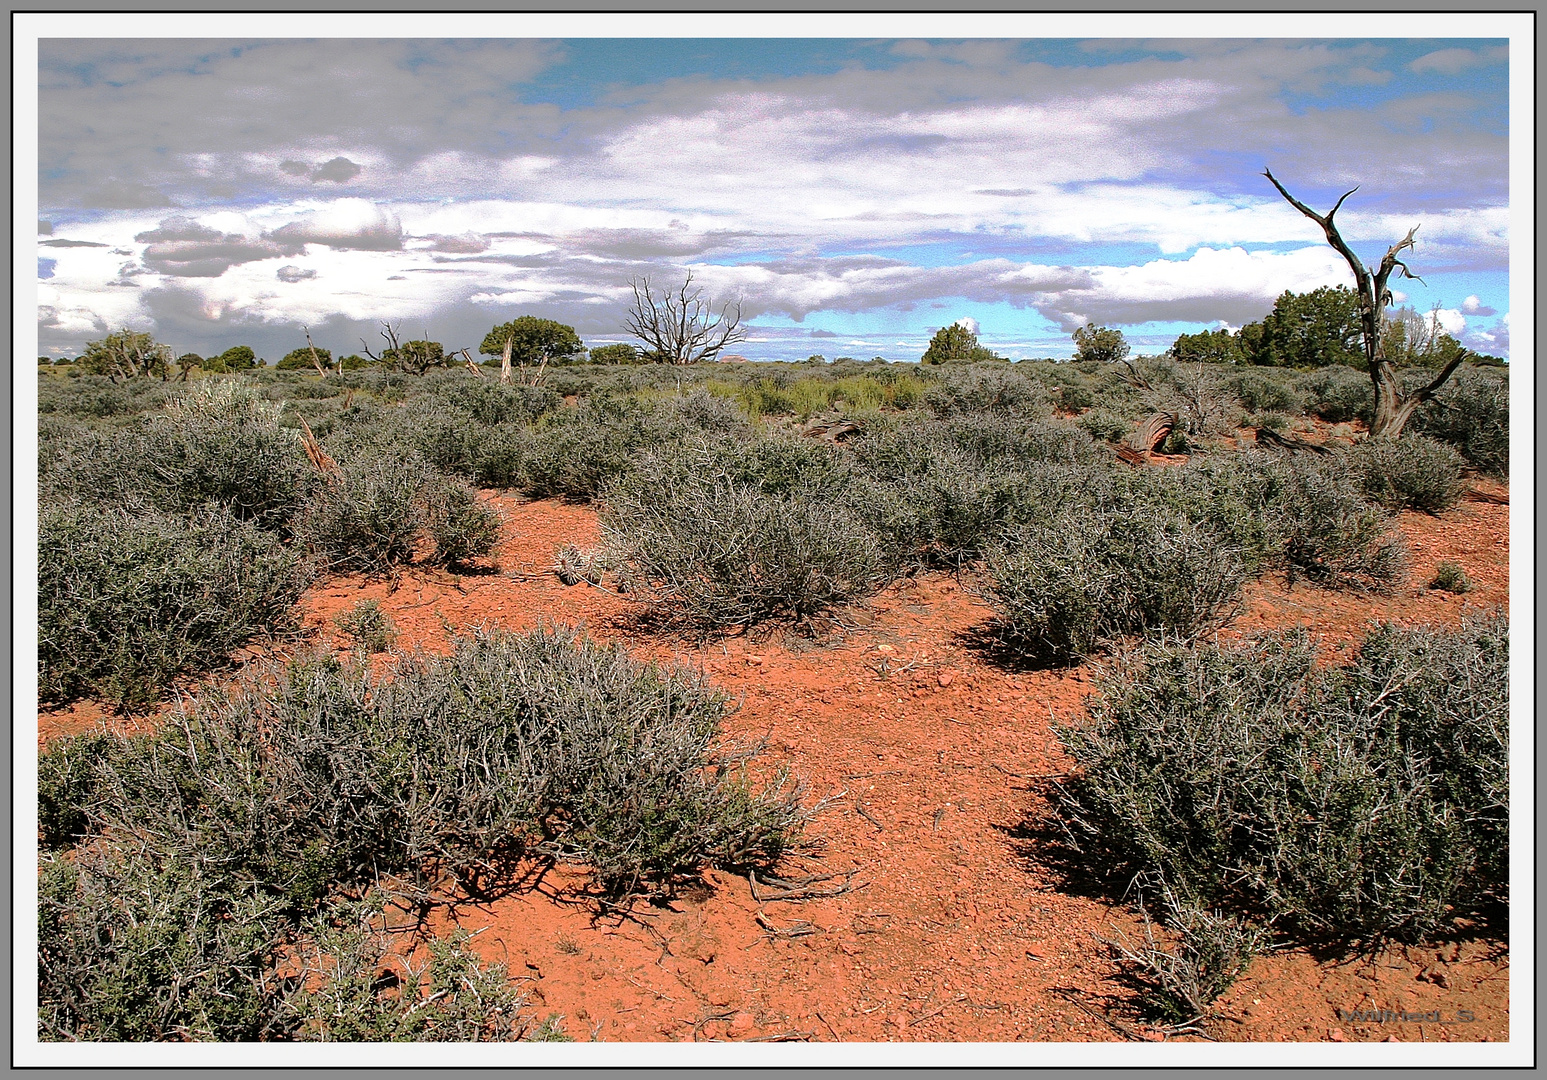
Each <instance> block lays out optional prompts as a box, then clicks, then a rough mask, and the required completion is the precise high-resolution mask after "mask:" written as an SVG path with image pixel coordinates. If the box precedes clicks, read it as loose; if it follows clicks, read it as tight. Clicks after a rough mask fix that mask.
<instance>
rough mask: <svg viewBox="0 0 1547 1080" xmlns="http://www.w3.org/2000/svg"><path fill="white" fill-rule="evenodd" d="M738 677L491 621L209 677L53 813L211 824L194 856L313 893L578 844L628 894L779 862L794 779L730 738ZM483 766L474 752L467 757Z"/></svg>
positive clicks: (100, 765)
mask: <svg viewBox="0 0 1547 1080" xmlns="http://www.w3.org/2000/svg"><path fill="white" fill-rule="evenodd" d="M725 711H726V702H725V699H724V697H723V696H722V695H720V694H719V693H718V692H716V691H715V690H713V689H712V688H710V687H709V686H708V685H706V684H705V683H704V682H703V681H702V680H701V679H700V678H699V677H697V676H696V675H693V674H691V673H689V672H686V671H683V670H677V669H668V668H660V667H656V666H654V665H648V664H641V663H638V662H636V661H634V660H632V659H631V658H630V657H629V656H628V654H627V653H626V652H625V651H624V650H623V649H622V648H621V647H616V646H600V645H595V644H592V643H591V642H589V641H587V640H585V639H583V638H579V637H577V636H576V635H575V634H573V633H571V632H568V631H563V630H555V631H537V632H534V633H531V634H526V635H520V636H517V635H510V634H503V633H499V632H489V633H478V634H475V635H473V636H471V637H465V638H458V639H455V640H454V641H453V651H452V654H451V655H450V656H446V657H425V656H404V657H399V658H398V659H397V662H396V664H395V665H394V667H393V668H392V670H391V671H389V672H386V673H384V674H382V675H379V676H375V675H372V674H371V673H370V672H369V670H367V669H366V668H364V667H363V666H360V665H358V664H355V663H353V662H348V663H345V662H340V661H339V660H337V659H333V658H326V657H323V658H317V657H302V658H300V659H298V660H296V661H294V662H292V663H291V664H290V665H289V667H288V668H286V669H282V670H270V671H266V672H259V673H255V674H253V675H252V676H251V677H249V678H247V679H246V680H244V681H243V682H241V683H240V684H239V685H238V686H237V687H235V688H234V689H232V690H231V691H229V692H211V693H209V694H206V695H204V696H203V697H202V698H201V699H200V700H199V701H198V702H197V703H196V704H194V705H192V706H190V707H188V708H186V709H185V710H184V711H183V712H181V713H180V714H179V715H178V716H176V717H175V718H174V719H173V720H172V721H171V722H170V723H169V724H168V725H167V726H166V727H165V729H164V730H163V731H162V732H161V733H160V734H157V735H153V736H145V735H141V736H131V737H121V736H111V737H110V738H114V739H116V740H117V748H116V749H115V750H114V751H113V752H112V753H111V754H108V755H106V756H105V757H103V758H99V759H97V761H96V764H95V765H94V770H95V771H94V775H93V777H92V779H91V782H90V783H89V784H87V783H77V784H76V785H74V787H72V788H71V789H70V790H72V791H76V792H79V793H80V795H81V796H82V797H86V796H90V797H91V798H92V799H93V801H92V802H91V803H90V804H88V805H85V806H71V805H68V804H67V803H66V804H65V805H62V806H60V807H59V808H58V809H56V810H55V811H54V814H53V817H54V820H60V821H64V820H69V819H70V818H71V815H72V814H75V813H85V814H86V815H87V817H88V818H89V820H90V821H91V823H92V826H93V828H95V829H97V830H104V831H107V832H110V833H114V834H118V833H129V834H134V835H143V836H152V837H155V836H160V837H174V838H175V837H181V836H187V835H194V836H197V838H198V842H197V844H196V845H192V846H190V847H189V851H188V853H187V855H186V856H185V857H186V858H188V859H192V860H194V861H195V862H196V863H197V865H198V867H199V868H200V872H202V873H208V874H215V873H219V874H221V875H223V876H225V877H227V878H232V879H235V880H252V881H256V882H259V883H261V884H262V885H263V887H264V888H265V889H266V890H268V891H269V892H270V893H272V894H274V895H277V896H280V897H283V898H285V900H286V903H287V904H288V905H290V908H289V910H297V911H306V910H310V909H311V908H312V907H314V906H315V904H316V903H317V901H318V900H320V899H321V898H323V897H325V896H326V895H328V893H329V891H330V890H332V889H337V888H341V887H347V886H349V885H351V884H352V883H364V882H368V881H370V880H371V879H372V878H373V877H374V875H376V874H395V875H398V877H399V879H400V881H401V883H402V884H403V886H404V887H405V888H407V887H410V886H411V885H412V883H413V882H414V881H416V880H427V879H422V878H421V877H420V875H421V874H429V875H430V877H429V879H428V880H433V879H434V878H436V877H438V876H439V875H440V874H441V873H445V872H449V873H451V874H453V875H455V877H456V879H457V880H458V881H460V882H461V883H462V884H463V886H464V887H465V888H467V889H471V890H473V891H475V892H476V891H478V890H480V889H484V888H488V887H492V886H495V885H498V884H499V882H501V881H502V880H505V875H507V874H508V872H509V870H510V867H511V865H512V860H513V859H518V858H519V857H521V856H522V855H523V854H527V853H536V854H544V855H549V856H553V857H558V858H563V859H567V860H573V861H578V862H583V863H585V864H587V865H588V866H589V867H590V868H591V870H592V871H593V873H594V874H595V876H596V878H597V881H598V885H599V887H600V888H601V889H602V890H603V891H604V892H605V893H606V894H608V895H611V896H618V895H621V894H624V893H630V892H634V891H637V890H641V889H660V888H670V887H671V886H672V885H673V883H674V882H676V881H678V880H680V879H681V878H682V877H684V876H686V875H691V874H693V873H696V872H697V870H698V869H699V867H701V866H702V865H703V864H704V863H706V862H708V863H714V864H716V865H722V866H728V867H747V866H763V865H767V864H769V863H771V862H773V861H775V860H777V859H778V858H779V856H780V855H781V854H782V853H783V851H784V850H785V849H786V847H787V845H788V844H789V843H791V842H792V841H793V839H794V838H795V836H796V833H797V831H798V827H799V824H800V820H801V813H800V810H799V808H798V805H797V801H796V798H797V794H798V792H796V791H793V790H791V789H790V787H789V786H788V784H787V783H786V782H785V781H784V780H783V778H782V777H780V776H776V777H775V778H774V779H773V780H771V781H769V782H768V783H767V784H764V785H761V786H754V785H752V783H751V782H750V780H749V779H748V778H747V776H746V773H745V771H744V769H743V768H742V767H741V766H742V765H743V764H744V762H745V761H746V760H747V759H748V758H749V756H750V755H751V753H752V751H751V750H740V751H738V750H736V749H734V748H728V747H724V746H722V744H721V742H720V736H719V726H720V722H721V720H722V718H723V716H724V714H725ZM470 761H471V762H474V763H477V766H478V767H477V768H472V769H470V768H468V767H467V763H468V762H470Z"/></svg>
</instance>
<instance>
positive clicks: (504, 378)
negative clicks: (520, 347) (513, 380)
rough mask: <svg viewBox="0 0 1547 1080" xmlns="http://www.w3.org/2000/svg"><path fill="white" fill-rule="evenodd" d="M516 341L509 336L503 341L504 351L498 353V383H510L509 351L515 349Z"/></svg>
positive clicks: (513, 337)
mask: <svg viewBox="0 0 1547 1080" xmlns="http://www.w3.org/2000/svg"><path fill="white" fill-rule="evenodd" d="M515 344H516V339H515V336H514V335H511V336H509V337H507V338H506V339H505V349H504V351H503V352H502V353H500V382H503V383H508V382H509V381H510V350H511V349H513V348H515Z"/></svg>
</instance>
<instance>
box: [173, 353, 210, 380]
mask: <svg viewBox="0 0 1547 1080" xmlns="http://www.w3.org/2000/svg"><path fill="white" fill-rule="evenodd" d="M203 366H204V357H202V356H200V355H199V354H198V353H191V352H190V353H183V355H181V356H179V357H178V358H177V370H178V371H179V372H181V374H180V375H179V376H178V379H179V380H180V381H182V382H187V381H188V376H189V375H190V374H192V372H193V369H194V368H197V367H203Z"/></svg>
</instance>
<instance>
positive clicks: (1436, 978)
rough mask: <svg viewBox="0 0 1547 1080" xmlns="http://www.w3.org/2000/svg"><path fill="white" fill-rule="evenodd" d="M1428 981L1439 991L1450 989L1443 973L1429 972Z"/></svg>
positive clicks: (1448, 981)
mask: <svg viewBox="0 0 1547 1080" xmlns="http://www.w3.org/2000/svg"><path fill="white" fill-rule="evenodd" d="M1429 981H1430V982H1432V983H1433V984H1434V985H1435V986H1438V987H1439V988H1440V989H1441V990H1449V989H1450V980H1449V979H1448V978H1446V977H1445V973H1444V972H1443V971H1431V972H1429Z"/></svg>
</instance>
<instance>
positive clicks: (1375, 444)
mask: <svg viewBox="0 0 1547 1080" xmlns="http://www.w3.org/2000/svg"><path fill="white" fill-rule="evenodd" d="M1349 455H1350V457H1351V458H1352V460H1353V463H1354V468H1355V469H1356V470H1357V471H1358V473H1359V477H1360V483H1361V485H1362V486H1363V489H1364V494H1365V496H1366V497H1367V498H1369V499H1371V500H1373V501H1375V502H1377V503H1380V504H1381V505H1382V506H1384V507H1387V508H1388V509H1392V510H1421V511H1423V512H1425V513H1429V514H1437V513H1439V512H1440V511H1442V510H1449V509H1450V508H1451V507H1452V506H1455V505H1456V503H1457V502H1459V501H1460V500H1461V495H1462V493H1463V492H1464V491H1465V490H1466V482H1465V481H1464V480H1463V479H1462V478H1461V469H1462V467H1463V466H1464V465H1465V464H1466V462H1465V459H1464V458H1462V456H1461V453H1460V451H1458V450H1456V449H1454V448H1453V447H1450V446H1447V445H1445V444H1444V443H1441V442H1436V441H1435V440H1433V439H1429V438H1425V437H1424V436H1422V435H1414V434H1405V435H1403V436H1402V437H1400V438H1397V439H1366V440H1365V441H1363V442H1361V443H1358V444H1356V445H1355V446H1354V447H1353V448H1352V449H1351V450H1350V451H1349Z"/></svg>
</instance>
